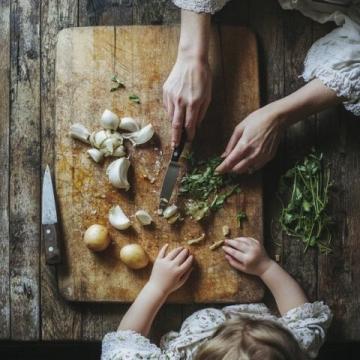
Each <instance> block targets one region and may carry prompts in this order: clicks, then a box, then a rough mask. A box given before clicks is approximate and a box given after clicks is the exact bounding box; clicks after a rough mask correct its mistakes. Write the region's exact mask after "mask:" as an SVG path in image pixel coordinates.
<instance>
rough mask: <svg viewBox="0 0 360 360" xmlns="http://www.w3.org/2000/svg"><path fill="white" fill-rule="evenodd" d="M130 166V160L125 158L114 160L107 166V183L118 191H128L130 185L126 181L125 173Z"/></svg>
mask: <svg viewBox="0 0 360 360" xmlns="http://www.w3.org/2000/svg"><path fill="white" fill-rule="evenodd" d="M129 166H130V160H129V159H128V158H126V157H122V158H121V159H118V160H115V161H113V162H112V163H110V165H109V166H108V168H107V170H106V174H107V175H108V177H109V181H110V182H111V184H112V185H113V186H115V187H116V188H118V189H124V190H126V191H128V190H129V189H130V184H129V182H128V179H127V173H128V170H129Z"/></svg>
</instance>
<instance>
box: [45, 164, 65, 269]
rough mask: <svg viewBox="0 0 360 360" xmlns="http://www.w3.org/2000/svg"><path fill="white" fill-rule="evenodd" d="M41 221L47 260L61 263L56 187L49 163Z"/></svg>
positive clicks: (48, 262)
mask: <svg viewBox="0 0 360 360" xmlns="http://www.w3.org/2000/svg"><path fill="white" fill-rule="evenodd" d="M41 223H42V228H43V236H44V245H45V260H46V263H47V264H48V265H53V264H59V263H61V253H60V247H59V239H58V229H57V223H58V218H57V212H56V202H55V193H54V187H53V183H52V179H51V172H50V168H49V165H47V166H46V169H45V173H44V178H43V187H42V210H41Z"/></svg>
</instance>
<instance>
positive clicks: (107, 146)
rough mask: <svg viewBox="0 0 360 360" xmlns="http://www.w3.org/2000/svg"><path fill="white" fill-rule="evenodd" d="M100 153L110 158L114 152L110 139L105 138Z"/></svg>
mask: <svg viewBox="0 0 360 360" xmlns="http://www.w3.org/2000/svg"><path fill="white" fill-rule="evenodd" d="M101 151H102V152H103V154H104V155H105V156H110V155H112V154H113V152H114V144H113V141H112V139H111V138H107V139H106V140H105V141H104V142H103V143H102V145H101Z"/></svg>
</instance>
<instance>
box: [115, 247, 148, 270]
mask: <svg viewBox="0 0 360 360" xmlns="http://www.w3.org/2000/svg"><path fill="white" fill-rule="evenodd" d="M120 259H121V261H122V262H123V263H124V264H125V265H126V266H128V267H129V268H131V269H135V270H137V269H142V268H144V267H145V266H146V265H147V264H148V263H149V257H148V256H147V254H146V252H145V251H144V249H143V248H142V247H141V246H140V245H138V244H129V245H125V246H124V247H123V248H122V249H121V250H120Z"/></svg>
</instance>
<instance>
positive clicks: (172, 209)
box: [163, 204, 178, 219]
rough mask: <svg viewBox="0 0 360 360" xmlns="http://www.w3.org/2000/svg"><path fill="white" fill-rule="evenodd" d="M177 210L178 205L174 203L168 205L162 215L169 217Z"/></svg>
mask: <svg viewBox="0 0 360 360" xmlns="http://www.w3.org/2000/svg"><path fill="white" fill-rule="evenodd" d="M177 211H178V207H177V206H176V205H174V204H173V205H170V206H168V207H167V208H166V209H165V210H164V212H163V217H164V218H165V219H169V218H171V217H172V216H174V215H175V214H176V213H177Z"/></svg>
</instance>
